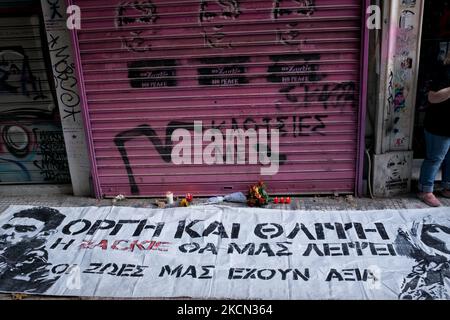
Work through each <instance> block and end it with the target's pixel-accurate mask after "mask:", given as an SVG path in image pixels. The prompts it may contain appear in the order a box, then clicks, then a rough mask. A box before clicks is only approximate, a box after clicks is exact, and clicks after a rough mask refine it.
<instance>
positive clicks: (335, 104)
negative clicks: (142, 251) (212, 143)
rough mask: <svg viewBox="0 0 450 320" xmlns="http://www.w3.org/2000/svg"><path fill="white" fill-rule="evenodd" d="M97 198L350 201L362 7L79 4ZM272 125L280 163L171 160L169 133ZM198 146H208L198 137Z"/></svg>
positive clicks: (321, 0) (82, 0)
mask: <svg viewBox="0 0 450 320" xmlns="http://www.w3.org/2000/svg"><path fill="white" fill-rule="evenodd" d="M73 2H74V4H77V5H79V6H80V7H81V10H82V29H81V30H79V31H78V34H77V38H78V44H77V46H78V50H79V54H80V57H81V59H80V60H81V68H82V75H83V78H84V87H85V91H86V97H87V108H88V118H89V119H88V121H89V125H90V127H91V131H92V132H91V137H92V141H91V143H92V144H93V153H94V157H95V164H96V171H97V173H98V177H96V180H97V181H98V186H97V187H99V190H100V193H101V195H102V196H115V195H117V194H124V195H128V196H130V195H133V196H161V195H163V194H164V193H165V192H166V191H168V190H170V191H173V192H174V193H175V194H176V195H179V194H180V195H181V194H184V193H186V192H193V193H195V194H196V195H205V196H206V195H217V194H223V193H225V192H231V191H245V190H246V189H247V187H248V185H250V184H252V183H254V182H256V181H258V180H259V179H263V180H265V181H266V182H267V184H268V186H269V188H270V191H271V193H274V194H276V193H280V194H281V193H290V194H301V193H336V192H338V193H354V191H355V184H356V181H357V178H358V177H357V158H358V155H357V151H358V128H359V123H358V119H359V117H360V112H361V110H360V106H359V103H360V100H361V99H360V92H359V91H360V90H359V88H360V74H361V69H360V68H361V61H360V59H361V26H362V20H361V19H362V18H361V17H362V12H363V10H362V7H361V6H362V5H361V1H359V0H339V1H336V0H315V1H314V0H307V1H292V0H289V1H284V0H270V1H268V0H258V1H255V0H248V1H247V0H242V1H237V0H230V1H202V0H197V1H170V0H169V1H167V0H165V1H163V0H151V1H150V0H137V1H117V0H108V1H104V0H95V1H93V0H77V1H73ZM194 121H202V124H203V129H204V130H207V129H211V128H218V129H220V130H221V131H223V132H224V131H225V130H226V129H236V128H239V129H244V130H245V129H250V128H254V129H259V128H267V129H271V128H273V129H278V130H279V131H280V135H281V137H280V155H281V161H282V165H281V166H280V170H279V172H278V174H276V175H273V176H261V175H260V169H261V165H248V164H247V165H237V164H234V165H225V164H224V165H206V164H188V165H175V164H173V162H172V160H171V151H172V147H173V144H174V143H172V142H171V133H172V132H173V131H174V130H176V129H177V128H185V129H187V130H189V131H192V125H193V123H194ZM205 145H206V143H205Z"/></svg>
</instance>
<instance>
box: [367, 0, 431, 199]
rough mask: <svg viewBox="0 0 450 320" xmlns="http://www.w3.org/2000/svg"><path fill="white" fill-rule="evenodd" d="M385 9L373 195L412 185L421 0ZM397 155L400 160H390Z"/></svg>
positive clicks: (391, 192) (395, 3)
mask: <svg viewBox="0 0 450 320" xmlns="http://www.w3.org/2000/svg"><path fill="white" fill-rule="evenodd" d="M385 9H386V12H388V13H389V16H390V17H389V19H386V20H385V21H386V22H385V26H384V27H385V28H386V30H385V36H384V37H383V54H382V61H385V62H387V63H386V64H385V65H384V68H385V71H384V76H382V81H381V87H382V92H383V94H382V95H381V96H383V97H384V101H381V103H380V110H381V111H382V112H383V114H382V117H381V118H380V119H379V120H380V121H379V137H378V138H379V139H378V141H377V147H376V155H375V157H374V160H375V165H374V167H375V168H378V169H377V170H374V179H373V180H374V193H375V195H376V196H391V195H395V194H399V193H406V192H409V191H410V187H411V170H412V161H413V152H412V145H413V129H414V114H415V106H416V92H417V77H418V60H419V51H420V35H421V30H422V17H423V10H422V9H423V0H408V1H406V0H402V1H397V2H394V1H392V2H389V3H386V4H385ZM387 21H389V22H387ZM405 154H407V156H405ZM397 158H401V159H402V161H397V160H394V161H391V159H397ZM403 160H404V161H403ZM379 161H381V162H380V163H379ZM392 162H395V163H396V164H397V165H398V166H401V167H402V168H399V169H398V170H397V172H398V176H397V177H396V178H395V179H394V181H395V183H392V177H391V175H390V174H387V172H390V164H391V163H392Z"/></svg>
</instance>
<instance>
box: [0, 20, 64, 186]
mask: <svg viewBox="0 0 450 320" xmlns="http://www.w3.org/2000/svg"><path fill="white" fill-rule="evenodd" d="M39 30H40V23H39V18H38V16H31V17H15V18H4V17H3V18H2V17H0V183H1V184H5V183H67V182H70V178H69V175H68V168H67V158H66V152H65V148H64V139H63V136H62V132H61V126H60V120H59V113H58V110H57V107H56V105H55V103H54V96H53V93H52V90H51V87H50V83H49V79H48V76H47V69H46V64H45V62H44V53H43V52H42V42H41V35H40V31H39Z"/></svg>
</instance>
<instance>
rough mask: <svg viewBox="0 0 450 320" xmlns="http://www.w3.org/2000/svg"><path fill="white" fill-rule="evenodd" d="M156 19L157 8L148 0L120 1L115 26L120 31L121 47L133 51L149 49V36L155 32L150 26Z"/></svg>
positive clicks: (150, 46)
mask: <svg viewBox="0 0 450 320" xmlns="http://www.w3.org/2000/svg"><path fill="white" fill-rule="evenodd" d="M157 20H158V15H157V8H156V6H155V5H154V4H153V3H152V2H151V1H150V0H141V1H125V2H122V3H121V4H120V5H119V7H118V9H117V18H116V28H117V30H119V31H120V32H121V40H122V45H123V47H125V48H126V49H128V50H130V51H134V52H145V51H149V50H151V48H152V45H151V39H149V36H152V35H154V34H155V33H156V31H155V30H154V29H153V28H152V26H153V25H154V24H155V23H156V21H157Z"/></svg>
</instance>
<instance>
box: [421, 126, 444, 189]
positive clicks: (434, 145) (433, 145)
mask: <svg viewBox="0 0 450 320" xmlns="http://www.w3.org/2000/svg"><path fill="white" fill-rule="evenodd" d="M425 143H426V149H427V155H426V159H425V161H424V162H423V164H422V168H421V170H420V179H419V190H420V191H422V192H433V191H434V180H435V179H436V175H437V174H438V172H439V169H440V167H441V166H442V187H443V188H444V189H446V190H450V151H449V149H450V137H443V136H437V135H434V134H431V133H429V132H428V131H426V130H425Z"/></svg>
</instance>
